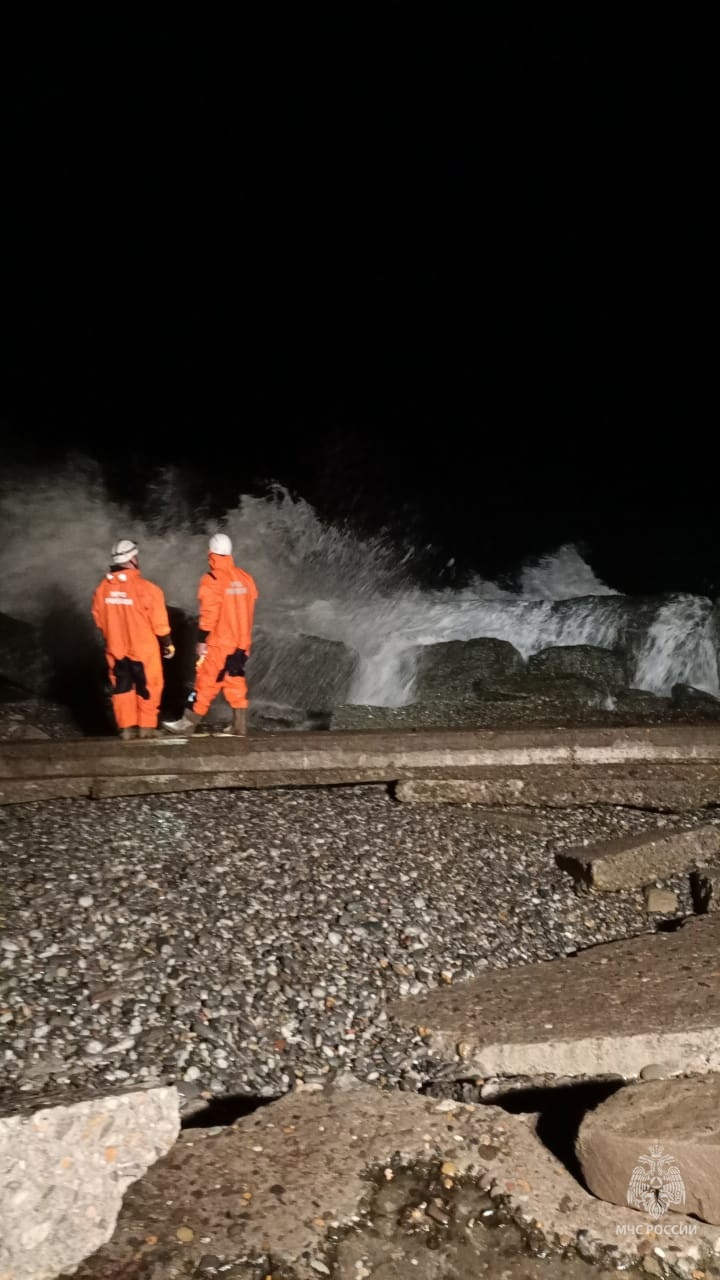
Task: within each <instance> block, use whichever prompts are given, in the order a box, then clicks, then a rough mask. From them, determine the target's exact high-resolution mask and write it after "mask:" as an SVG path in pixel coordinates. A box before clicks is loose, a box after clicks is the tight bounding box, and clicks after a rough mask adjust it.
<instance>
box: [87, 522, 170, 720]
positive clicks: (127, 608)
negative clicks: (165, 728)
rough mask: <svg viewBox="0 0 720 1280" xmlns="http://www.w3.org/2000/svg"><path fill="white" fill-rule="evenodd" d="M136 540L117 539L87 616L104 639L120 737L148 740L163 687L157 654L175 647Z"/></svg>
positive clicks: (165, 654)
mask: <svg viewBox="0 0 720 1280" xmlns="http://www.w3.org/2000/svg"><path fill="white" fill-rule="evenodd" d="M138 554H139V553H138V548H137V543H136V542H133V541H132V539H131V538H121V539H120V541H119V542H116V543H115V546H114V547H113V549H112V555H111V564H110V570H109V572H108V573H106V575H105V577H104V578H103V580H102V582H101V583H100V584H99V586H98V587H97V588H96V591H95V594H94V596H93V602H92V616H93V619H94V621H95V624H96V626H97V627H99V629H100V631H102V634H103V636H104V638H105V656H106V659H107V665H108V675H109V677H110V683H111V685H112V708H113V714H114V716H115V721H116V723H117V727H118V729H119V731H120V737H121V738H124V739H128V738H154V737H155V736H156V735H157V731H158V730H157V723H158V716H159V713H160V698H161V696H162V691H163V684H164V678H163V668H162V661H161V654H162V657H163V658H172V656H173V654H174V653H175V648H174V645H173V643H172V637H171V634H170V622H169V620H168V613H167V608H166V605H165V596H164V594H163V591H162V588H161V587H158V586H156V584H155V583H154V582H149V581H148V579H147V578H143V576H142V574H141V573H140V569H139V565H138Z"/></svg>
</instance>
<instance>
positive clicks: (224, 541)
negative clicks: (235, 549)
mask: <svg viewBox="0 0 720 1280" xmlns="http://www.w3.org/2000/svg"><path fill="white" fill-rule="evenodd" d="M210 550H211V551H214V553H215V555H216V556H231V555H232V542H231V541H230V539H229V538H228V536H227V534H226V533H214V534H213V536H212V538H211V539H210Z"/></svg>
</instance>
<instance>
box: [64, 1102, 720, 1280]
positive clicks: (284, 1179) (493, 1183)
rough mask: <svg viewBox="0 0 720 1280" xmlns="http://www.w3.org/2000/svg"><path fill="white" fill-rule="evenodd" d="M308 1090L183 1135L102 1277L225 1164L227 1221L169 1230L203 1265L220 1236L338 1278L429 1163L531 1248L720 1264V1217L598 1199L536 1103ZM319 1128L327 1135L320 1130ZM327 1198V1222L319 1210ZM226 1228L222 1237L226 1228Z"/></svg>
mask: <svg viewBox="0 0 720 1280" xmlns="http://www.w3.org/2000/svg"><path fill="white" fill-rule="evenodd" d="M299 1092H300V1091H298V1090H293V1091H291V1092H290V1093H289V1094H287V1095H285V1096H284V1097H283V1098H282V1099H280V1100H278V1101H277V1102H275V1103H271V1104H269V1106H268V1107H267V1108H263V1109H262V1111H261V1112H260V1113H256V1114H254V1115H251V1116H246V1117H244V1118H243V1119H242V1120H239V1121H237V1122H235V1124H234V1125H232V1126H231V1127H230V1128H229V1129H227V1130H224V1131H223V1132H222V1133H220V1134H217V1135H214V1136H207V1137H206V1138H205V1139H204V1140H203V1142H202V1143H201V1144H200V1146H198V1145H197V1144H193V1143H191V1145H195V1151H194V1155H190V1153H189V1152H188V1150H187V1141H183V1139H182V1138H181V1140H180V1141H179V1142H178V1143H177V1144H176V1147H175V1149H173V1150H171V1151H170V1153H169V1155H168V1157H167V1158H166V1160H165V1161H162V1162H159V1163H158V1164H157V1165H156V1166H155V1167H154V1168H153V1169H151V1170H150V1171H149V1173H148V1174H147V1175H146V1181H147V1189H146V1191H145V1193H144V1196H143V1195H138V1194H137V1193H134V1200H133V1205H132V1208H131V1209H130V1210H129V1211H128V1212H127V1213H126V1214H124V1216H123V1220H122V1224H120V1223H119V1224H118V1227H119V1228H120V1225H122V1230H120V1229H118V1231H117V1232H116V1235H115V1236H114V1237H113V1240H112V1241H111V1242H110V1243H109V1245H107V1246H105V1247H103V1248H102V1249H101V1250H100V1251H99V1253H98V1256H97V1258H96V1259H95V1260H94V1265H91V1266H90V1267H89V1269H88V1273H87V1274H88V1277H89V1276H92V1277H93V1280H97V1277H99V1276H102V1277H103V1280H104V1277H105V1276H106V1275H108V1274H118V1273H119V1272H120V1271H121V1270H122V1268H123V1266H125V1265H126V1260H127V1259H129V1258H130V1256H131V1255H132V1256H133V1257H134V1256H135V1246H136V1244H137V1237H138V1236H140V1237H141V1238H142V1235H143V1230H144V1228H145V1227H146V1225H147V1224H146V1219H145V1218H144V1217H143V1216H142V1215H143V1205H145V1206H146V1207H147V1208H148V1209H149V1212H150V1215H151V1220H152V1221H153V1222H154V1221H155V1220H156V1219H155V1215H156V1213H157V1211H158V1209H159V1208H160V1206H161V1205H162V1204H163V1203H164V1199H165V1195H166V1194H167V1190H169V1189H170V1188H172V1189H173V1196H174V1199H175V1202H176V1205H177V1207H178V1208H179V1211H180V1213H181V1220H184V1217H185V1215H187V1214H190V1215H191V1216H192V1209H191V1208H190V1206H191V1205H195V1204H196V1203H197V1200H196V1193H195V1187H196V1184H197V1180H198V1178H204V1179H206V1180H207V1179H210V1180H212V1179H213V1177H214V1176H215V1177H219V1178H220V1179H221V1181H220V1189H219V1190H218V1192H217V1196H218V1201H217V1204H216V1207H215V1208H211V1210H210V1212H211V1213H216V1214H217V1221H218V1223H219V1224H220V1225H219V1226H218V1227H217V1228H215V1227H214V1226H213V1223H212V1219H211V1220H210V1221H207V1220H206V1222H205V1223H203V1221H202V1218H200V1219H198V1218H197V1217H196V1219H195V1223H196V1228H197V1229H196V1231H195V1240H194V1242H191V1243H190V1244H188V1245H185V1244H184V1243H183V1244H181V1245H178V1244H177V1243H173V1242H174V1236H175V1233H174V1232H173V1231H172V1226H171V1227H170V1233H169V1234H168V1237H167V1239H166V1240H165V1241H164V1242H163V1244H164V1245H171V1246H172V1248H174V1249H176V1250H180V1252H181V1254H182V1256H183V1257H184V1259H185V1265H186V1266H187V1265H188V1262H190V1261H192V1262H193V1263H197V1261H198V1260H199V1258H200V1250H206V1251H207V1249H208V1246H210V1247H211V1248H213V1250H214V1251H216V1252H217V1253H218V1254H219V1255H223V1254H224V1255H225V1256H228V1261H229V1260H230V1259H229V1255H228V1247H227V1246H228V1244H229V1245H230V1251H231V1252H233V1256H235V1254H236V1253H240V1252H241V1253H242V1256H243V1259H244V1260H246V1261H250V1260H252V1261H255V1260H257V1261H258V1262H260V1263H262V1264H264V1265H266V1266H267V1269H268V1270H269V1271H270V1273H271V1274H275V1272H276V1271H277V1272H280V1273H281V1274H288V1273H289V1274H291V1275H292V1276H293V1277H295V1280H317V1274H318V1273H319V1274H327V1275H330V1276H331V1275H333V1274H334V1269H333V1268H334V1260H335V1258H336V1256H337V1251H338V1249H339V1247H340V1246H341V1244H342V1243H343V1242H344V1241H346V1240H347V1239H348V1237H349V1236H350V1235H351V1234H352V1233H357V1232H358V1231H362V1230H363V1228H365V1227H368V1226H372V1223H373V1205H374V1203H376V1200H377V1197H378V1195H379V1190H380V1188H381V1187H382V1186H383V1183H384V1182H385V1181H386V1180H390V1179H392V1177H393V1175H394V1174H396V1173H397V1172H398V1171H400V1170H403V1171H404V1170H409V1171H411V1172H412V1171H418V1172H419V1173H420V1174H422V1176H424V1174H425V1172H427V1176H428V1178H431V1179H434V1180H435V1181H436V1182H437V1180H438V1179H440V1181H441V1183H442V1186H443V1187H445V1188H446V1189H448V1191H451V1190H452V1189H453V1188H456V1189H460V1188H461V1187H462V1186H463V1185H472V1186H474V1187H477V1188H479V1189H481V1190H482V1191H485V1192H487V1194H488V1195H489V1197H490V1198H491V1200H492V1202H494V1204H495V1205H496V1207H497V1213H498V1216H499V1217H500V1218H501V1220H505V1221H509V1222H513V1223H514V1224H516V1226H517V1227H518V1229H519V1231H520V1232H521V1235H522V1237H523V1239H524V1240H525V1241H526V1243H527V1248H528V1252H529V1253H531V1254H532V1253H534V1254H544V1253H547V1252H548V1251H550V1252H552V1253H555V1254H559V1255H562V1256H568V1257H572V1256H579V1257H581V1258H582V1259H584V1260H586V1261H592V1262H596V1263H601V1264H605V1265H610V1266H613V1267H615V1268H617V1269H627V1268H628V1267H631V1266H638V1265H639V1264H641V1262H642V1258H643V1256H644V1254H645V1253H647V1252H653V1254H654V1256H655V1257H656V1258H657V1261H658V1268H659V1269H658V1270H656V1272H655V1274H658V1275H668V1276H669V1275H675V1276H682V1277H690V1276H692V1273H693V1271H694V1270H696V1269H697V1268H698V1267H703V1268H704V1269H705V1270H706V1271H707V1274H708V1275H711V1276H720V1270H718V1269H716V1268H719V1267H720V1234H719V1233H718V1228H717V1227H712V1226H709V1225H708V1224H706V1223H700V1222H697V1221H691V1220H690V1219H688V1218H686V1217H685V1216H684V1215H680V1214H671V1215H668V1219H669V1220H668V1221H667V1222H663V1223H662V1224H660V1229H659V1230H658V1223H657V1222H656V1221H655V1220H654V1219H652V1218H651V1217H650V1216H649V1215H646V1214H644V1213H642V1212H639V1211H637V1210H634V1209H631V1208H629V1207H628V1208H625V1207H622V1208H619V1207H618V1206H616V1205H614V1204H609V1203H606V1202H604V1201H600V1200H598V1199H596V1198H595V1197H594V1196H592V1195H591V1194H590V1193H589V1192H588V1191H587V1190H586V1189H585V1188H584V1187H583V1186H582V1185H581V1184H580V1183H578V1182H577V1181H576V1180H575V1178H574V1177H573V1176H572V1174H571V1173H570V1172H569V1170H568V1169H567V1168H566V1167H565V1166H564V1164H562V1163H561V1162H560V1161H559V1160H558V1159H557V1157H556V1156H555V1155H553V1154H552V1152H551V1151H550V1150H549V1149H548V1148H547V1147H546V1146H544V1144H543V1142H542V1141H541V1139H540V1137H539V1136H538V1132H537V1122H538V1117H537V1116H535V1115H522V1116H518V1115H512V1114H510V1113H508V1112H507V1111H504V1110H502V1109H501V1108H499V1107H497V1106H493V1105H489V1104H474V1103H463V1102H456V1101H454V1100H452V1099H442V1100H439V1101H438V1099H436V1098H435V1099H429V1098H427V1097H421V1096H417V1095H410V1094H404V1093H401V1092H398V1091H396V1090H383V1089H379V1088H377V1087H372V1086H369V1085H366V1084H363V1083H362V1082H360V1081H357V1080H351V1082H350V1083H349V1084H348V1083H346V1084H344V1085H343V1086H342V1087H341V1086H339V1085H337V1084H336V1085H334V1086H331V1087H329V1088H325V1089H323V1088H322V1087H321V1086H319V1085H318V1086H317V1089H312V1090H303V1091H302V1092H304V1093H310V1095H311V1096H310V1097H309V1098H305V1099H304V1098H303V1097H302V1096H298V1094H299ZM288 1121H291V1122H292V1123H291V1125H290V1130H291V1131H292V1135H293V1136H292V1144H293V1145H292V1146H290V1147H289V1146H288V1138H287V1136H286V1135H287V1133H288V1132H289V1130H288V1127H287V1122H288ZM318 1122H322V1123H321V1124H320V1127H319V1128H318ZM326 1126H327V1128H326ZM318 1132H320V1133H322V1134H323V1139H322V1141H321V1142H318V1140H317V1134H318ZM356 1144H357V1145H356ZM249 1151H252V1152H253V1153H257V1154H254V1157H253V1159H254V1161H255V1168H254V1169H253V1173H254V1175H255V1177H254V1179H253V1182H254V1185H253V1188H252V1191H253V1194H252V1196H250V1197H244V1198H245V1199H247V1201H248V1203H247V1205H246V1206H245V1207H244V1208H243V1209H242V1211H241V1220H242V1236H238V1235H236V1234H233V1235H232V1236H231V1237H230V1238H229V1239H228V1238H227V1235H226V1234H225V1237H224V1238H225V1241H226V1243H225V1244H223V1243H222V1238H223V1233H226V1232H227V1226H226V1221H227V1219H231V1220H232V1218H233V1217H234V1216H235V1215H236V1214H237V1212H238V1210H237V1208H236V1205H237V1197H236V1195H235V1194H234V1191H233V1187H234V1186H235V1185H236V1184H235V1182H234V1181H233V1179H232V1178H229V1180H228V1177H227V1175H228V1172H229V1171H230V1170H232V1169H233V1168H236V1169H237V1168H238V1167H240V1168H243V1167H245V1166H246V1154H245V1153H246V1152H248V1153H249ZM238 1160H239V1161H240V1164H239V1166H238V1163H237V1162H238ZM233 1162H234V1163H233ZM193 1163H195V1169H194V1171H193V1169H192V1165H193ZM630 1172H631V1171H630ZM223 1173H225V1175H226V1178H225V1181H227V1182H228V1187H227V1189H225V1185H224V1182H223V1177H222V1175H223ZM276 1183H280V1184H282V1185H281V1188H280V1189H281V1190H282V1191H283V1193H284V1197H285V1198H284V1201H283V1203H284V1205H285V1212H284V1213H278V1210H277V1199H276V1196H277V1191H278V1188H277V1187H276V1186H275V1185H274V1184H276ZM231 1184H232V1185H231ZM137 1186H138V1187H139V1188H141V1187H142V1184H137ZM223 1197H225V1202H224V1200H223ZM320 1206H322V1209H323V1212H322V1219H323V1221H318V1218H317V1213H318V1208H319V1207H320ZM158 1221H159V1219H158ZM206 1225H207V1227H208V1228H209V1229H208V1232H207V1234H208V1237H213V1238H212V1239H210V1238H208V1240H207V1241H204V1240H202V1239H199V1238H198V1237H199V1236H200V1235H201V1233H204V1228H205V1226H206ZM426 1225H427V1227H428V1230H433V1229H434V1227H433V1226H432V1224H430V1223H427V1224H426ZM216 1229H217V1230H218V1231H219V1232H220V1236H221V1239H219V1240H216V1239H215V1238H214V1234H213V1233H214V1231H215V1230H216ZM158 1234H160V1233H159V1232H158ZM179 1239H182V1237H179ZM196 1250H197V1256H196V1252H195V1251H196ZM167 1256H168V1255H165V1257H166V1258H167ZM270 1262H272V1266H270V1265H269V1263H270ZM113 1267H114V1270H113Z"/></svg>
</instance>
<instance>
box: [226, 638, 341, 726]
mask: <svg viewBox="0 0 720 1280" xmlns="http://www.w3.org/2000/svg"><path fill="white" fill-rule="evenodd" d="M357 664H358V656H357V654H356V653H355V652H353V651H352V650H351V649H348V648H346V646H345V645H344V644H342V643H341V642H340V641H337V640H325V639H323V638H322V637H321V636H312V635H302V634H301V635H296V634H279V633H276V632H269V631H264V630H262V629H258V628H256V630H255V634H254V636H253V648H252V654H251V657H250V660H249V662H248V666H247V679H248V685H249V689H250V700H251V704H253V705H255V706H257V705H258V704H271V705H274V706H279V707H284V708H297V709H301V710H303V711H307V712H315V713H317V712H326V713H328V714H329V713H330V712H331V711H332V709H333V707H336V706H339V705H340V704H341V703H345V702H347V700H348V697H349V694H350V686H351V684H352V679H353V676H354V674H355V671H356V668H357Z"/></svg>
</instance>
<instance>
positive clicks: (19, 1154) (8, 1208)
mask: <svg viewBox="0 0 720 1280" xmlns="http://www.w3.org/2000/svg"><path fill="white" fill-rule="evenodd" d="M33 1107H34V1108H35V1109H33ZM179 1131H180V1108H179V1097H178V1093H177V1090H176V1089H175V1088H173V1087H162V1088H154V1089H148V1090H135V1091H132V1092H128V1093H120V1094H114V1095H111V1096H109V1097H101V1096H93V1097H87V1098H85V1099H83V1100H82V1101H77V1102H73V1101H70V1100H66V1101H64V1102H58V1103H57V1104H56V1105H52V1103H51V1102H49V1101H46V1102H45V1103H44V1104H43V1105H42V1107H40V1108H37V1103H33V1102H31V1101H29V1100H28V1101H26V1102H25V1103H21V1104H19V1110H18V1111H16V1112H14V1113H10V1114H5V1115H2V1114H1V1113H0V1276H9V1277H11V1278H12V1280H52V1278H53V1277H54V1276H57V1275H60V1273H61V1272H62V1273H65V1272H69V1271H72V1270H73V1269H74V1268H75V1267H77V1266H78V1264H79V1263H80V1262H82V1260H83V1259H84V1258H87V1257H89V1256H90V1254H92V1253H95V1251H96V1250H97V1249H99V1248H100V1246H101V1245H103V1244H105V1242H106V1241H107V1240H109V1239H110V1237H111V1236H112V1234H113V1231H114V1230H115V1222H116V1219H117V1216H118V1213H119V1212H120V1206H121V1204H122V1199H123V1195H124V1193H125V1191H126V1189H127V1188H128V1187H129V1186H130V1184H131V1183H132V1182H135V1181H136V1179H137V1178H140V1177H142V1175H143V1174H144V1173H145V1172H146V1170H147V1169H149V1167H150V1166H151V1165H152V1164H154V1163H155V1161H156V1160H158V1159H159V1158H160V1156H164V1155H165V1154H166V1153H167V1152H168V1151H169V1150H170V1148H171V1147H172V1145H173V1143H174V1142H175V1139H176V1138H177V1136H178V1133H179Z"/></svg>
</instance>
